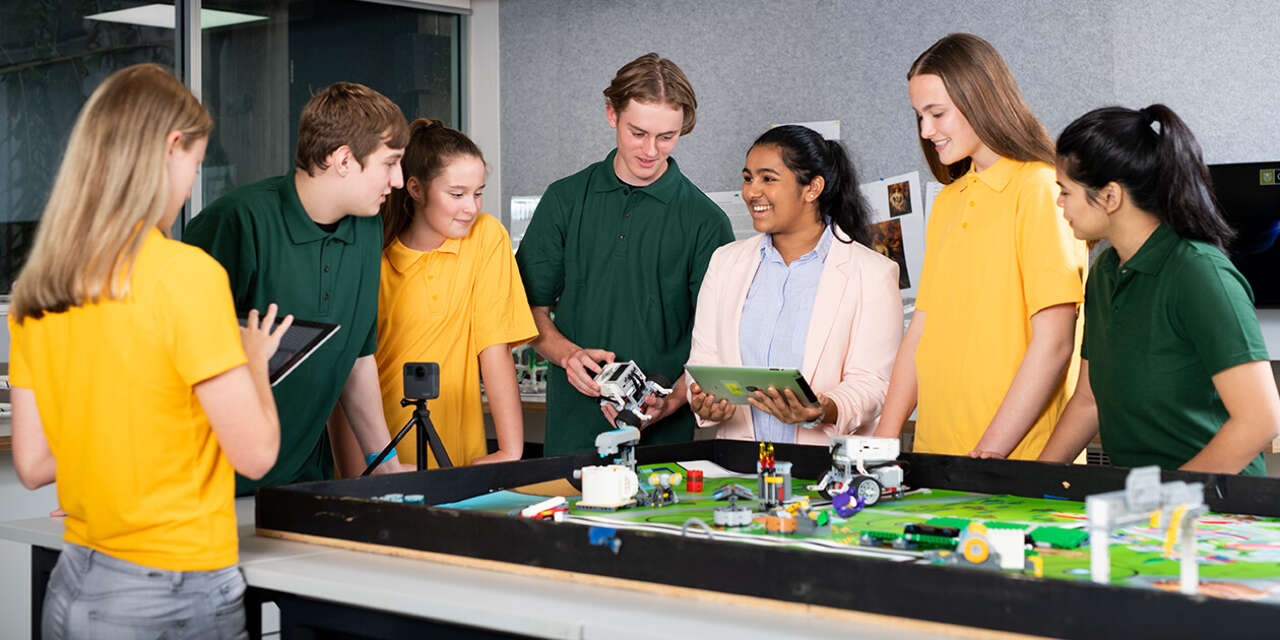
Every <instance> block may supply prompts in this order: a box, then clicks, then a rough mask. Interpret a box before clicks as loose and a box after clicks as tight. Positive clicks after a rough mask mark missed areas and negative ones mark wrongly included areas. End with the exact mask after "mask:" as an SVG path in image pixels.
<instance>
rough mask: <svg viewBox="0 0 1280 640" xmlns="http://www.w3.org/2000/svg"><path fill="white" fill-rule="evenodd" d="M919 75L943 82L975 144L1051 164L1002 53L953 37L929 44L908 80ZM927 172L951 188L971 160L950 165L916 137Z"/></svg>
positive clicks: (1045, 135) (966, 36) (967, 37)
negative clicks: (975, 139)
mask: <svg viewBox="0 0 1280 640" xmlns="http://www.w3.org/2000/svg"><path fill="white" fill-rule="evenodd" d="M921 74H931V75H935V76H938V77H939V78H941V79H942V84H943V86H945V87H946V88H947V95H948V96H950V97H951V102H953V103H954V104H955V105H956V108H957V109H959V110H960V113H962V114H964V117H965V119H966V120H968V121H969V126H971V127H973V131H974V133H976V134H978V139H979V140H982V143H983V144H985V145H987V147H988V148H990V149H991V150H992V151H994V152H996V155H999V156H1001V157H1003V158H1010V159H1013V160H1020V161H1023V162H1030V161H1032V160H1039V161H1040V162H1043V163H1045V164H1048V165H1052V164H1053V138H1050V137H1049V131H1048V130H1046V129H1045V128H1044V125H1043V124H1041V123H1040V121H1039V120H1038V119H1036V116H1035V114H1033V113H1031V108H1030V107H1028V106H1027V103H1026V102H1024V101H1023V99H1022V92H1021V91H1019V90H1018V83H1017V82H1016V81H1014V79H1013V73H1011V72H1010V71H1009V66H1008V65H1006V64H1005V62H1004V58H1001V57H1000V52H999V51H996V48H995V47H993V46H991V43H990V42H987V41H986V40H983V39H982V38H979V37H978V36H975V35H973V34H970V33H953V34H951V35H949V36H946V37H944V38H942V39H941V40H939V41H937V42H935V43H933V45H932V46H930V47H929V48H928V49H925V51H924V53H922V54H920V57H918V58H916V60H915V62H912V63H911V70H909V71H908V72H907V80H910V79H912V78H914V77H916V76H918V75H921ZM919 125H920V116H919V115H918V114H917V115H916V127H917V130H919ZM920 148H921V149H922V150H923V151H924V157H925V160H927V161H928V162H929V170H930V171H932V172H933V176H934V177H935V178H937V179H938V181H939V182H941V183H943V184H951V182H952V181H954V180H955V179H956V178H959V177H960V176H962V175H964V174H965V172H967V171H968V170H969V166H970V165H971V164H972V162H973V161H972V160H970V159H969V158H964V159H962V160H960V161H958V162H954V163H952V164H950V165H946V164H943V163H942V160H940V159H939V158H938V150H937V149H936V148H934V146H933V143H932V142H930V141H928V140H925V139H924V138H920Z"/></svg>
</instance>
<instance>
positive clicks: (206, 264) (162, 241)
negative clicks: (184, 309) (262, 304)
mask: <svg viewBox="0 0 1280 640" xmlns="http://www.w3.org/2000/svg"><path fill="white" fill-rule="evenodd" d="M136 268H137V269H138V270H139V272H140V274H141V275H144V277H148V278H152V279H154V280H155V281H157V282H163V283H168V284H171V285H173V286H177V287H182V288H194V287H202V286H221V287H223V288H226V289H228V291H229V290H230V289H229V287H230V284H228V282H229V281H228V279H227V271H226V269H224V268H223V267H222V264H221V263H219V262H218V261H217V260H215V259H214V258H213V257H212V256H210V255H209V254H208V253H205V252H204V250H203V249H200V248H198V247H194V246H192V245H189V244H187V243H185V242H179V241H177V240H171V239H169V238H165V237H163V236H161V237H157V238H154V239H149V240H148V241H147V243H146V244H145V245H144V246H143V251H141V252H139V254H138V263H137V266H136Z"/></svg>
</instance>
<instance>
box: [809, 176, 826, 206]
mask: <svg viewBox="0 0 1280 640" xmlns="http://www.w3.org/2000/svg"><path fill="white" fill-rule="evenodd" d="M825 188H827V181H826V180H825V179H823V177H822V176H816V177H814V179H813V180H811V181H810V182H809V184H808V185H807V186H805V188H804V201H805V202H813V203H817V202H818V197H819V196H821V195H822V190H823V189H825Z"/></svg>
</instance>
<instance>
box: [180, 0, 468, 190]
mask: <svg viewBox="0 0 1280 640" xmlns="http://www.w3.org/2000/svg"><path fill="white" fill-rule="evenodd" d="M203 6H204V8H205V9H216V10H221V11H226V12H234V13H238V14H244V15H249V16H254V17H257V18H259V19H257V20H254V21H247V22H240V23H238V24H233V25H229V26H223V27H217V28H206V29H204V33H203V40H204V42H203V45H202V47H201V63H202V65H201V68H202V71H203V73H202V75H203V81H202V83H201V86H202V94H201V98H202V99H203V100H204V103H205V105H206V106H208V107H209V110H210V111H211V112H212V113H213V121H214V131H213V136H212V138H211V139H210V141H209V149H208V151H207V153H206V154H205V162H204V167H203V169H202V175H203V194H202V199H203V201H204V203H205V204H207V203H210V202H212V201H213V200H214V199H216V198H218V196H221V195H222V194H224V193H226V192H227V191H229V190H231V189H233V188H235V187H237V186H240V185H243V184H247V183H250V182H254V181H257V180H261V179H263V178H267V177H271V176H277V175H281V174H283V173H286V172H288V171H291V170H292V168H293V152H294V146H295V145H296V143H297V131H298V116H299V114H300V113H301V112H302V107H303V105H304V104H306V102H307V100H308V99H309V98H310V97H311V95H312V93H313V92H314V91H316V90H318V89H322V88H324V87H326V86H328V85H330V84H332V83H334V82H338V81H340V80H345V81H349V82H359V83H361V84H364V85H367V86H369V87H372V88H373V89H376V90H377V91H380V92H381V93H383V94H384V95H386V96H387V97H388V98H390V99H391V100H392V101H394V102H396V103H397V104H399V105H400V108H401V109H402V110H403V111H404V113H405V116H407V117H408V118H409V119H410V120H412V119H414V118H418V117H430V118H436V119H439V120H443V121H444V122H445V123H446V124H447V125H449V126H451V127H458V126H459V125H460V124H462V123H461V122H459V117H460V113H461V100H460V92H459V86H460V77H459V62H460V59H461V57H460V40H461V39H460V37H459V33H460V28H461V24H460V23H461V19H460V18H459V16H456V15H453V14H447V13H439V12H435V11H427V10H423V9H415V8H409V7H405V6H396V5H388V4H380V3H374V2H359V1H355V0H325V1H323V2H321V1H318V0H309V1H305V2H299V1H292V2H291V1H288V0H269V1H268V2H262V1H261V0H253V1H249V0H230V1H229V0H208V1H206V2H205V3H204V4H203Z"/></svg>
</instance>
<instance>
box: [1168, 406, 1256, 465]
mask: <svg viewBox="0 0 1280 640" xmlns="http://www.w3.org/2000/svg"><path fill="white" fill-rule="evenodd" d="M1275 435H1276V428H1275V425H1274V424H1266V423H1263V422H1260V421H1257V420H1249V419H1246V418H1235V417H1232V418H1230V419H1228V420H1227V421H1226V422H1225V423H1223V425H1222V428H1221V429H1219V430H1218V433H1217V434H1216V435H1214V436H1213V439H1212V440H1210V441H1209V444H1207V445H1205V447H1204V449H1201V450H1200V453H1198V454H1196V456H1195V457H1194V458H1192V459H1190V460H1188V461H1187V463H1186V464H1184V465H1182V466H1181V467H1179V469H1181V470H1182V471H1200V472H1203V473H1240V472H1241V471H1242V470H1244V468H1245V467H1247V466H1249V463H1250V462H1253V459H1254V458H1255V457H1257V455H1258V454H1259V453H1260V452H1261V451H1262V450H1263V449H1265V448H1266V447H1267V444H1268V443H1270V442H1271V440H1272V438H1274V437H1275Z"/></svg>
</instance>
